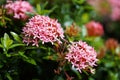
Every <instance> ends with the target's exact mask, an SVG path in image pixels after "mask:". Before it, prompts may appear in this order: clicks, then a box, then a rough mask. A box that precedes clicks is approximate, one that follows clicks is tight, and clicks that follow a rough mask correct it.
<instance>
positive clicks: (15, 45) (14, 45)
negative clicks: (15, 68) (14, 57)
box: [9, 44, 25, 49]
mask: <svg viewBox="0 0 120 80" xmlns="http://www.w3.org/2000/svg"><path fill="white" fill-rule="evenodd" d="M18 46H25V44H13V45H11V46H10V47H9V49H12V48H14V47H18Z"/></svg>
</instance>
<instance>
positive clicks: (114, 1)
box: [108, 0, 120, 21]
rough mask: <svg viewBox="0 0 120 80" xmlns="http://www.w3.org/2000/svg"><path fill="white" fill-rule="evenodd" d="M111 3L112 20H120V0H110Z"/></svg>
mask: <svg viewBox="0 0 120 80" xmlns="http://www.w3.org/2000/svg"><path fill="white" fill-rule="evenodd" d="M108 1H109V3H110V5H111V9H112V12H111V18H112V20H114V21H116V20H120V0H108Z"/></svg>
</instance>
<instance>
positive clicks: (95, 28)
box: [85, 21, 104, 36]
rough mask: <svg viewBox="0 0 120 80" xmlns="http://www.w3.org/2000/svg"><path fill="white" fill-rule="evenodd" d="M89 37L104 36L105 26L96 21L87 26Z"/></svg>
mask: <svg viewBox="0 0 120 80" xmlns="http://www.w3.org/2000/svg"><path fill="white" fill-rule="evenodd" d="M85 26H86V28H87V32H88V36H102V35H103V33H104V30H103V26H102V25H101V24H100V23H98V22H95V21H90V22H88V23H87V24H86V25H85Z"/></svg>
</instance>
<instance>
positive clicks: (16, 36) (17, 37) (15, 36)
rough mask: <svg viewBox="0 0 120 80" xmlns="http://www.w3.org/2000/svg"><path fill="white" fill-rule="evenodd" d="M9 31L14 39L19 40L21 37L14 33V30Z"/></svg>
mask: <svg viewBox="0 0 120 80" xmlns="http://www.w3.org/2000/svg"><path fill="white" fill-rule="evenodd" d="M10 33H11V35H12V36H13V38H14V40H16V41H18V42H21V38H20V37H19V36H18V34H16V33H15V32H10Z"/></svg>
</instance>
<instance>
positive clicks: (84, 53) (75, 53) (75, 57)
mask: <svg viewBox="0 0 120 80" xmlns="http://www.w3.org/2000/svg"><path fill="white" fill-rule="evenodd" d="M96 57H97V53H96V51H95V50H94V48H92V47H91V46H89V45H88V44H87V43H86V42H83V41H79V42H72V44H71V45H69V48H68V53H67V54H66V57H65V59H67V60H68V62H70V63H71V64H72V67H73V68H75V69H76V70H78V71H79V72H81V70H85V69H86V70H87V69H90V71H91V73H92V72H93V69H92V67H94V66H96V62H97V61H98V59H97V58H96Z"/></svg>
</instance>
